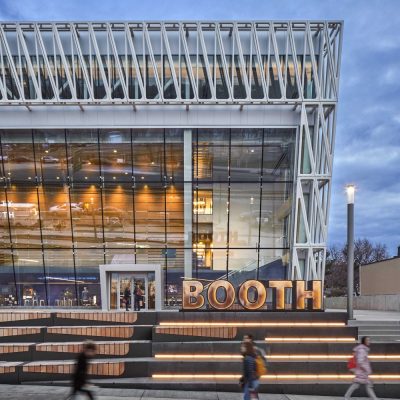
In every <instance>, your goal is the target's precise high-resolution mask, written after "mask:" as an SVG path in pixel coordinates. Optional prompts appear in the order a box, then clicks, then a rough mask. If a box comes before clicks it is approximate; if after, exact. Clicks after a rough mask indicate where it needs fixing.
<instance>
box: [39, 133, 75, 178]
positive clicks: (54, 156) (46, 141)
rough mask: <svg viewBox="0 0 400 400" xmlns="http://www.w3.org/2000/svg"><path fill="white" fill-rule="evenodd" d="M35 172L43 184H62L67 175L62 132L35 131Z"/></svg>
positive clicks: (63, 134)
mask: <svg viewBox="0 0 400 400" xmlns="http://www.w3.org/2000/svg"><path fill="white" fill-rule="evenodd" d="M34 143H35V149H34V150H35V159H36V170H37V171H38V174H39V175H40V176H41V180H42V182H43V183H45V184H46V183H52V184H56V183H58V184H60V185H61V184H63V183H66V177H67V175H68V173H67V171H68V168H67V167H68V161H69V160H67V154H66V151H65V132H64V130H61V129H60V130H35V132H34Z"/></svg>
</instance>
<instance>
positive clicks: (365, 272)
mask: <svg viewBox="0 0 400 400" xmlns="http://www.w3.org/2000/svg"><path fill="white" fill-rule="evenodd" d="M399 282H400V247H399V248H398V254H397V257H393V258H388V259H387V260H383V261H377V262H373V263H371V264H366V265H362V266H361V268H360V291H361V295H362V296H374V295H390V294H397V295H400V287H399Z"/></svg>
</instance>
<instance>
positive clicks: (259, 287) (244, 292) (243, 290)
mask: <svg viewBox="0 0 400 400" xmlns="http://www.w3.org/2000/svg"><path fill="white" fill-rule="evenodd" d="M250 288H254V289H256V291H257V296H256V297H257V298H256V300H255V301H250V300H249V289H250ZM266 300H267V291H266V289H265V286H264V285H263V284H262V283H261V282H259V281H254V280H250V281H246V282H243V283H242V285H241V286H240V289H239V302H240V304H241V305H242V306H243V307H244V308H246V309H247V310H257V309H259V308H261V307H262V306H264V304H265V301H266Z"/></svg>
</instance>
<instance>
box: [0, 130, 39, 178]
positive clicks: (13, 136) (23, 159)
mask: <svg viewBox="0 0 400 400" xmlns="http://www.w3.org/2000/svg"><path fill="white" fill-rule="evenodd" d="M1 142H2V152H3V155H2V157H3V164H4V172H5V174H6V175H5V176H6V178H7V179H8V181H9V182H16V183H17V182H24V183H31V182H32V183H33V182H35V176H36V172H35V163H34V153H33V146H32V131H31V130H7V131H6V130H3V131H1Z"/></svg>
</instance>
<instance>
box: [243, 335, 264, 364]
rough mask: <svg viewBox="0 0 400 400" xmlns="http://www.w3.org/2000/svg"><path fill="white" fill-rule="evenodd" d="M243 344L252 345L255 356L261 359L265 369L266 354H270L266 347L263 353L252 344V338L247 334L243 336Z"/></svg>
mask: <svg viewBox="0 0 400 400" xmlns="http://www.w3.org/2000/svg"><path fill="white" fill-rule="evenodd" d="M243 342H244V343H245V342H250V343H251V344H252V345H253V347H254V351H255V352H256V355H257V356H260V357H261V359H262V360H263V362H264V366H265V368H267V353H268V354H269V353H270V351H269V348H268V347H267V348H266V350H267V352H265V351H264V350H263V349H262V348H261V347H259V346H257V345H256V344H255V343H254V336H253V335H252V334H251V333H247V334H246V335H244V336H243Z"/></svg>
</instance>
